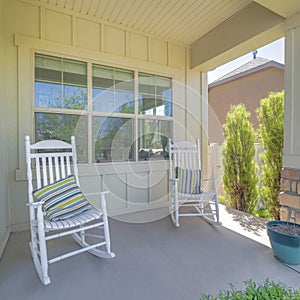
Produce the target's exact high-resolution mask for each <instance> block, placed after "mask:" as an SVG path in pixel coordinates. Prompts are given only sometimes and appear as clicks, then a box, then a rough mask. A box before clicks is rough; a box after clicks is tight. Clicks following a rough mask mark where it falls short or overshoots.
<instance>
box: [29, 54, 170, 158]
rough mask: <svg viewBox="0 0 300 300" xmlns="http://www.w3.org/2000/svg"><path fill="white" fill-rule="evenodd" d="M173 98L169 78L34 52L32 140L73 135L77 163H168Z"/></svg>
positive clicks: (63, 138) (64, 138)
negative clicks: (75, 143)
mask: <svg viewBox="0 0 300 300" xmlns="http://www.w3.org/2000/svg"><path fill="white" fill-rule="evenodd" d="M89 70H90V71H89ZM88 74H91V76H90V77H89V76H88ZM88 78H90V79H88ZM172 97H173V96H172V79H171V78H169V77H163V76H158V75H152V74H148V73H141V72H137V71H134V70H125V69H121V68H116V67H110V66H104V65H100V64H94V63H91V62H88V61H77V60H72V59H66V58H60V57H55V56H50V55H44V54H35V82H34V117H35V138H36V141H40V140H44V139H49V138H51V139H62V140H69V138H70V136H71V135H76V139H77V147H78V160H79V161H80V162H96V163H101V162H109V161H136V160H148V159H167V158H168V151H167V140H168V138H169V137H171V132H172ZM135 99H136V100H135ZM89 147H91V149H89Z"/></svg>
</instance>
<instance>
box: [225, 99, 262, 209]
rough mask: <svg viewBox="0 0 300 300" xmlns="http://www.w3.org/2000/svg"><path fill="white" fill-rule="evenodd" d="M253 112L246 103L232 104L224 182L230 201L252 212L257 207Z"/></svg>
mask: <svg viewBox="0 0 300 300" xmlns="http://www.w3.org/2000/svg"><path fill="white" fill-rule="evenodd" d="M249 117H250V113H249V112H248V111H247V110H246V107H245V106H244V105H243V104H239V105H235V106H232V107H231V110H230V112H228V114H227V116H226V123H225V124H224V126H223V127H224V135H225V142H224V144H223V150H222V153H223V169H224V175H223V186H224V191H225V201H226V204H227V205H229V206H230V207H233V208H235V209H238V210H241V211H245V212H249V213H252V212H253V211H254V209H255V206H256V202H257V196H258V190H257V182H258V177H257V173H256V171H257V166H256V164H255V162H254V156H255V146H254V142H255V132H254V129H253V127H252V124H251V123H250V122H249Z"/></svg>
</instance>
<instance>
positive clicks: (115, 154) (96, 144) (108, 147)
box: [93, 117, 133, 162]
mask: <svg viewBox="0 0 300 300" xmlns="http://www.w3.org/2000/svg"><path fill="white" fill-rule="evenodd" d="M93 149H94V153H95V157H94V162H107V161H128V160H133V119H127V118H113V117H93Z"/></svg>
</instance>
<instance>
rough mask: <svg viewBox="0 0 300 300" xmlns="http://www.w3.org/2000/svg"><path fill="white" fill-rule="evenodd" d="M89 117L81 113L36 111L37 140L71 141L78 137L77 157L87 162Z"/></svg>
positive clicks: (80, 160)
mask: <svg viewBox="0 0 300 300" xmlns="http://www.w3.org/2000/svg"><path fill="white" fill-rule="evenodd" d="M86 133H87V117H86V116H79V115H67V114H52V113H40V112H39V113H35V140H36V142H38V141H42V140H47V139H58V140H63V141H66V142H68V143H70V138H71V136H72V135H74V136H75V137H76V145H77V158H78V161H79V162H87V144H88V142H87V134H86Z"/></svg>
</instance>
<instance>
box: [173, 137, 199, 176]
mask: <svg viewBox="0 0 300 300" xmlns="http://www.w3.org/2000/svg"><path fill="white" fill-rule="evenodd" d="M169 152H170V153H169V175H170V178H174V175H175V174H174V170H175V168H176V167H180V168H182V169H191V170H201V158H200V142H199V139H196V143H191V142H176V143H172V140H171V139H169Z"/></svg>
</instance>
